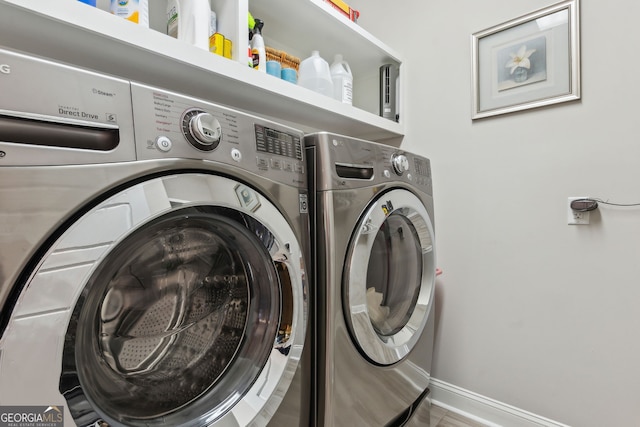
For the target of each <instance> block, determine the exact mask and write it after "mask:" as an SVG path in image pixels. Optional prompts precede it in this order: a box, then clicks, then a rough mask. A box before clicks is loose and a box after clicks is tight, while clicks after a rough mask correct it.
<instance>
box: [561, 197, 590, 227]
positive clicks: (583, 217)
mask: <svg viewBox="0 0 640 427" xmlns="http://www.w3.org/2000/svg"><path fill="white" fill-rule="evenodd" d="M587 198H588V197H587V196H585V197H569V200H568V201H567V224H569V225H587V224H589V214H590V213H591V212H578V211H574V210H573V209H571V202H572V201H573V200H579V199H587Z"/></svg>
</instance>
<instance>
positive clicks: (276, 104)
mask: <svg viewBox="0 0 640 427" xmlns="http://www.w3.org/2000/svg"><path fill="white" fill-rule="evenodd" d="M225 1H227V0H214V7H216V6H215V3H218V7H219V8H220V9H222V8H223V7H222V6H223V5H224V6H225V9H226V10H224V11H223V13H224V14H225V17H224V18H225V19H226V20H227V21H226V24H225V25H226V26H227V28H228V29H230V30H229V31H230V32H232V33H233V37H235V38H242V37H246V34H247V31H246V8H247V7H249V9H250V10H251V12H252V14H254V16H256V17H260V18H262V19H264V20H265V22H267V24H265V40H266V41H267V45H269V44H270V42H271V41H273V43H272V44H273V47H276V48H280V49H283V48H286V49H292V51H291V53H292V54H294V55H303V54H304V53H305V52H306V51H308V53H309V54H310V53H311V52H310V51H311V49H318V50H321V51H323V52H326V55H325V54H323V56H325V59H327V60H328V61H329V62H331V60H330V58H329V57H328V55H333V54H334V53H343V54H344V55H345V58H346V59H348V60H349V63H350V65H351V67H352V69H353V72H354V76H355V77H354V80H355V79H358V77H359V76H362V81H363V82H365V81H368V82H369V84H368V87H367V88H360V90H361V91H362V92H363V93H365V94H367V93H371V92H372V91H375V93H376V96H375V99H376V100H377V91H378V87H377V81H378V80H377V78H374V77H373V76H377V73H378V68H379V66H380V65H382V64H384V63H387V62H392V63H396V64H398V65H399V64H401V61H400V59H399V58H398V55H397V54H395V53H393V52H392V51H391V50H390V49H388V48H387V47H385V46H384V45H383V44H382V43H381V42H379V41H378V40H375V39H374V38H373V37H372V36H370V35H368V34H367V33H366V32H365V31H364V30H362V29H361V28H360V27H359V26H357V24H354V23H352V22H350V21H349V20H348V19H346V18H344V17H342V16H340V15H339V14H338V13H337V12H335V11H333V10H332V9H331V7H330V5H327V4H325V3H324V2H323V0H296V1H295V2H290V1H287V0H269V1H267V0H251V3H250V4H249V5H248V6H247V3H246V1H245V2H243V1H236V0H233V1H232V3H229V2H228V1H227V2H226V3H225ZM149 3H150V4H151V5H150V8H152V7H156V8H157V10H156V11H153V10H152V11H150V12H151V15H152V19H151V21H152V22H151V24H152V25H151V29H150V28H145V27H142V26H139V25H136V24H133V23H131V22H128V21H126V20H124V19H122V18H118V17H116V16H113V15H111V14H109V13H108V12H105V11H104V10H101V9H98V8H92V7H89V6H87V5H85V4H82V3H80V2H77V1H74V0H66V1H51V0H0V45H2V46H4V47H8V48H10V49H15V50H18V51H23V52H26V53H30V54H34V55H38V56H42V57H46V58H51V59H53V60H57V61H62V62H66V63H69V64H72V65H76V66H80V67H84V68H89V69H92V70H96V71H99V72H103V73H108V74H112V75H117V76H121V77H123V78H126V79H131V80H134V81H139V82H143V83H146V84H150V85H155V86H159V87H163V88H166V89H169V90H174V91H177V92H182V93H186V94H189V95H192V96H194V97H200V98H204V99H208V100H211V101H213V102H216V103H220V104H225V105H228V106H230V107H232V108H237V109H241V110H245V111H250V112H253V113H256V114H259V115H264V116H268V117H272V118H275V119H279V120H282V121H286V122H288V123H292V124H295V125H298V126H299V127H301V128H302V129H303V130H305V131H312V130H328V131H333V132H338V133H343V134H346V135H350V136H354V137H360V138H366V139H373V140H384V139H390V138H397V137H402V136H403V134H404V127H403V125H402V124H401V123H395V122H393V121H391V120H387V119H383V118H382V117H380V116H378V115H377V105H375V106H373V105H371V104H372V103H371V99H367V98H366V96H363V97H362V99H364V101H363V104H362V105H358V104H357V103H356V100H354V106H350V105H346V104H342V103H340V102H338V101H335V100H333V99H331V98H328V97H325V96H322V95H320V94H317V93H315V92H312V91H310V90H307V89H305V88H302V87H299V86H296V85H294V84H291V83H289V82H286V81H283V80H280V79H277V78H275V77H273V76H270V75H266V74H262V73H259V72H257V71H254V70H252V69H250V68H249V67H247V66H246V57H243V55H241V52H246V48H245V49H243V48H242V46H244V44H243V43H238V42H235V40H234V54H235V60H229V59H226V58H223V57H221V56H218V55H214V54H211V53H209V52H206V51H203V50H200V49H198V48H196V47H193V46H190V45H187V44H185V43H183V42H181V41H179V40H176V39H173V38H171V37H169V36H167V35H166V34H165V33H164V28H162V19H163V17H164V9H165V5H166V2H165V1H163V0H153V1H150V2H149ZM160 4H161V5H162V8H161V11H160V12H158V10H159V9H160V8H159V5H160ZM230 4H233V5H235V6H234V7H235V8H232V7H230V6H229V5H230ZM243 7H244V9H243ZM230 9H231V10H232V11H231V12H230V11H229V10H230ZM243 10H244V11H243ZM234 12H235V13H234ZM231 15H233V16H231ZM154 16H155V18H154ZM219 19H220V17H219ZM233 20H235V22H231V24H230V22H229V21H233ZM154 21H155V22H154ZM303 21H305V22H303ZM309 22H313V27H311V28H310V27H309V24H308V23H309ZM276 23H277V24H276ZM267 25H269V26H267ZM269 27H271V28H269ZM318 31H325V32H326V34H325V35H323V36H322V37H319V36H318V35H317V32H318ZM266 34H269V36H267V35H266ZM325 36H326V37H325ZM319 40H320V41H319ZM315 43H320V44H321V46H320V47H313V46H315ZM323 46H326V47H327V49H323ZM329 46H331V48H328V47H329ZM286 49H285V50H286ZM340 50H342V52H340ZM287 51H288V50H287ZM331 59H332V57H331ZM356 81H357V80H356ZM36 86H37V82H34V87H36ZM371 86H373V87H371ZM357 95H358V92H357V91H356V94H355V96H356V97H357ZM370 98H371V97H370Z"/></svg>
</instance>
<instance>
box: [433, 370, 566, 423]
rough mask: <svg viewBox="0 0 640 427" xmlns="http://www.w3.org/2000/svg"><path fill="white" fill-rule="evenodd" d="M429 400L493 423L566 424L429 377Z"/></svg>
mask: <svg viewBox="0 0 640 427" xmlns="http://www.w3.org/2000/svg"><path fill="white" fill-rule="evenodd" d="M429 388H430V389H431V401H432V403H433V404H434V405H437V406H440V407H442V408H444V409H447V410H449V411H451V412H456V413H458V414H460V415H463V416H465V417H467V418H471V419H472V420H475V421H478V422H480V423H483V424H486V425H487V426H492V427H502V426H505V427H540V426H545V427H569V426H567V425H566V424H562V423H558V422H556V421H553V420H550V419H547V418H544V417H541V416H539V415H536V414H532V413H531V412H527V411H523V410H522V409H519V408H516V407H513V406H511V405H507V404H506V403H502V402H498V401H497V400H494V399H491V398H488V397H485V396H482V395H480V394H477V393H474V392H472V391H469V390H465V389H463V388H461V387H458V386H455V385H453V384H449V383H446V382H444V381H440V380H438V379H436V378H431V383H430V385H429Z"/></svg>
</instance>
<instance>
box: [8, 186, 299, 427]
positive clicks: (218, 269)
mask: <svg viewBox="0 0 640 427" xmlns="http://www.w3.org/2000/svg"><path fill="white" fill-rule="evenodd" d="M285 190H286V191H285ZM282 193H283V194H282V195H281V196H282V197H285V196H289V197H291V198H292V199H294V200H295V201H296V202H297V200H298V197H299V194H298V190H297V189H291V191H290V192H289V189H288V188H287V189H284V188H283V189H282ZM285 193H286V194H285ZM296 206H297V205H296ZM292 214H295V212H293V213H292ZM292 220H295V218H294V217H292ZM299 239H300V237H299V236H297V235H296V233H295V231H294V229H293V228H292V226H291V224H290V223H289V221H288V219H287V217H285V216H284V215H283V213H282V212H280V210H278V208H276V206H275V205H274V204H273V203H271V202H270V201H269V200H268V199H266V198H264V197H263V196H262V195H261V194H259V193H258V192H257V191H255V190H253V189H252V188H250V187H248V186H246V185H243V184H242V183H240V182H238V181H235V180H232V179H229V178H225V177H222V176H216V175H210V174H204V173H201V174H196V173H184V174H173V175H167V176H164V177H159V178H153V179H149V180H147V181H143V182H139V183H137V184H133V185H132V186H131V187H127V188H125V189H123V190H122V191H120V192H118V193H116V194H115V195H113V196H112V197H110V198H108V199H107V200H105V201H103V202H102V203H100V204H98V205H97V206H95V207H94V208H92V209H90V210H88V211H87V212H85V213H84V214H82V215H79V216H78V218H76V219H75V220H74V222H73V224H71V225H70V226H69V228H68V229H66V231H64V232H63V233H62V234H61V235H60V236H59V237H58V238H57V240H56V241H55V242H54V243H53V244H52V246H51V247H50V249H49V250H48V252H47V253H46V254H45V255H44V256H43V258H42V259H41V260H40V262H39V264H38V265H37V266H36V267H35V270H34V271H33V273H32V275H31V276H30V278H29V279H28V281H27V283H26V284H25V286H24V289H23V291H22V293H21V295H20V296H19V299H18V301H17V303H16V306H15V308H14V310H13V312H12V314H11V318H10V319H9V323H8V327H7V333H6V334H5V336H3V341H2V342H0V351H1V352H2V356H3V357H2V359H1V360H0V368H2V370H3V372H6V371H7V370H8V367H11V369H12V370H14V371H16V372H22V373H24V372H31V374H30V375H29V376H28V378H25V380H24V381H26V382H25V383H24V387H25V390H28V389H30V388H32V389H35V388H36V383H34V382H33V381H38V382H37V384H39V386H40V388H38V390H40V389H41V390H43V392H42V394H41V395H38V398H39V399H44V400H46V401H48V402H53V403H54V404H56V405H60V406H64V407H65V414H66V415H65V417H67V416H68V419H69V420H71V421H70V422H73V423H75V424H76V425H81V426H88V425H101V426H107V425H109V426H122V425H126V426H145V427H146V426H150V425H154V426H158V427H160V426H163V427H165V426H171V427H173V426H178V425H180V426H189V427H193V426H205V425H206V426H229V425H249V424H252V423H253V424H266V423H267V422H268V420H269V419H270V417H271V416H272V414H273V413H274V412H275V410H276V408H277V407H278V405H279V404H280V402H281V401H282V398H283V396H284V395H285V393H286V392H287V390H288V388H289V386H290V384H291V380H292V378H293V373H294V372H295V371H296V369H297V366H298V363H299V361H300V356H301V352H302V349H303V344H304V338H305V334H306V328H305V327H306V319H307V317H306V316H307V308H306V304H307V302H306V295H307V291H306V283H305V280H304V254H303V251H302V247H301V245H300V241H299ZM52 349H54V350H56V351H52ZM25 354H29V355H31V356H30V357H24V355H25ZM60 367H62V370H61V369H60ZM31 378H33V381H32V382H29V381H31V380H30V379H31ZM45 393H46V394H45Z"/></svg>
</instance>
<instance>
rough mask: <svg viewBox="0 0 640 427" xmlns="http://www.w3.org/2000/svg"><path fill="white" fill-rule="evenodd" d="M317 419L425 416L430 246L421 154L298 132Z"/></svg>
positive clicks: (350, 421) (406, 420) (429, 206)
mask: <svg viewBox="0 0 640 427" xmlns="http://www.w3.org/2000/svg"><path fill="white" fill-rule="evenodd" d="M305 147H306V151H307V161H308V162H309V176H310V178H309V179H310V184H311V185H310V189H311V191H312V192H314V193H315V197H313V198H312V199H313V203H312V212H313V214H312V221H311V222H312V235H313V236H314V239H315V242H314V243H312V248H313V251H314V252H315V253H314V256H313V258H314V259H315V264H314V267H313V271H314V277H315V285H314V287H315V288H316V292H317V295H316V304H317V307H316V310H315V311H316V316H315V330H316V340H315V342H316V348H315V350H314V352H313V353H314V354H315V355H317V356H316V359H315V362H314V365H315V374H314V384H315V387H314V388H315V390H316V393H317V396H316V399H315V401H316V402H317V407H316V408H315V410H314V412H315V413H316V415H315V419H316V420H317V424H318V425H320V426H336V427H338V426H363V427H364V426H400V425H423V426H424V425H427V426H428V425H429V409H430V396H429V388H428V387H429V380H430V371H431V357H432V350H433V335H434V331H433V329H434V309H433V307H434V286H435V276H436V269H435V248H434V223H433V197H432V190H431V188H432V181H431V169H430V162H429V160H428V159H426V158H424V157H421V156H418V155H415V154H411V153H407V152H405V151H402V150H399V149H396V148H394V147H390V146H385V145H381V144H377V143H373V142H369V141H363V140H360V139H353V138H348V137H345V136H340V135H335V134H330V133H316V134H311V135H306V136H305Z"/></svg>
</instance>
